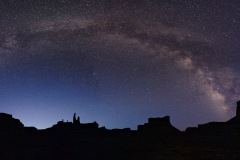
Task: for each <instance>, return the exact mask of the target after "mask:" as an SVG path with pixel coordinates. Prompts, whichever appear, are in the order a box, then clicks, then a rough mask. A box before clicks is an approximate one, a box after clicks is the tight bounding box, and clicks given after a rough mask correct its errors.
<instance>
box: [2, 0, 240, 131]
mask: <svg viewBox="0 0 240 160" xmlns="http://www.w3.org/2000/svg"><path fill="white" fill-rule="evenodd" d="M239 42H240V2H239V1H238V0H236V1H234V0H219V1H217V0H201V1H194V0H186V1H184V0H162V1H160V0H129V1H127V0H98V1H97V0H56V1H49V0H32V1H31V0H21V1H20V0H19V1H17V0H9V1H7V2H3V1H1V2H0V112H6V113H9V114H12V115H13V117H15V118H18V119H20V120H21V121H22V122H23V123H24V125H25V126H35V127H37V128H39V129H40V128H47V127H51V126H52V125H53V124H55V123H57V121H59V120H62V119H64V120H65V121H67V120H69V121H72V116H73V113H75V112H76V113H77V115H78V116H80V119H81V122H83V123H87V122H93V121H97V122H98V123H99V125H100V126H106V128H110V129H111V128H125V127H130V128H132V129H136V127H137V125H138V124H143V123H145V122H147V118H149V117H162V116H166V115H169V116H170V117H171V122H172V124H173V125H174V126H175V127H177V128H179V129H181V130H184V129H185V128H186V127H189V126H196V125H197V124H200V123H206V122H209V121H225V120H228V119H229V118H231V117H233V116H235V110H236V101H238V100H239V99H240V45H239Z"/></svg>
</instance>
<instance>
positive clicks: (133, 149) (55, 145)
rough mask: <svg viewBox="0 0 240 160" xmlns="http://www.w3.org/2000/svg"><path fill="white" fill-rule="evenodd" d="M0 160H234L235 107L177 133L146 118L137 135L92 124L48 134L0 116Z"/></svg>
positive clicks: (238, 121) (237, 142)
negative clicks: (221, 118)
mask: <svg viewBox="0 0 240 160" xmlns="http://www.w3.org/2000/svg"><path fill="white" fill-rule="evenodd" d="M0 142H1V145H0V159H4V160H5V159H6V160H7V159H8V160H9V159H24V160H28V159H29V160H30V159H31V160H33V159H36V160H40V159H42V160H48V159H58V160H59V159H60V160H61V159H62V160H63V159H76V160H77V159H79V160H80V159H86V160H91V159H104V160H105V159H113V160H116V159H138V160H139V159H147V160H151V159H154V160H155V159H156V160H157V159H168V160H169V159H184V160H185V159H238V158H239V155H240V101H239V102H237V111H236V116H235V117H234V118H232V119H230V120H228V121H226V122H209V123H207V124H200V125H198V127H189V128H187V129H186V130H185V131H180V130H178V129H177V128H175V127H174V126H172V125H171V123H170V117H169V116H165V117H163V118H149V119H148V122H147V123H145V124H143V125H139V126H138V128H137V130H131V129H130V128H124V129H111V130H110V129H106V128H105V127H101V128H100V127H99V125H98V123H97V122H93V123H85V124H83V123H81V121H80V117H76V113H74V115H73V120H72V122H68V121H67V122H64V121H63V120H62V121H59V122H57V124H55V125H53V126H52V127H50V128H47V129H43V130H38V129H36V128H35V127H25V126H24V125H23V124H22V123H21V122H20V120H18V119H15V118H13V117H12V115H10V114H6V113H0Z"/></svg>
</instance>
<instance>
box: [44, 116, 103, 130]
mask: <svg viewBox="0 0 240 160" xmlns="http://www.w3.org/2000/svg"><path fill="white" fill-rule="evenodd" d="M98 127H99V126H98V123H97V122H93V123H85V124H83V123H80V117H79V116H78V118H77V119H76V113H74V115H73V122H64V121H63V120H62V121H59V122H58V123H57V124H55V125H53V126H52V127H51V128H48V130H51V129H57V130H64V131H74V130H75V131H76V130H78V131H90V130H97V129H98Z"/></svg>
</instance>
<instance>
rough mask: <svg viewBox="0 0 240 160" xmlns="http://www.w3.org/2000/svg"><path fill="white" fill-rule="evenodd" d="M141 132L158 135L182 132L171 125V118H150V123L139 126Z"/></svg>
mask: <svg viewBox="0 0 240 160" xmlns="http://www.w3.org/2000/svg"><path fill="white" fill-rule="evenodd" d="M138 131H139V132H148V133H157V134H178V133H180V131H179V130H178V129H176V128H175V127H173V126H172V125H171V123H170V117H169V116H165V117H163V118H149V119H148V123H145V124H144V125H139V126H138Z"/></svg>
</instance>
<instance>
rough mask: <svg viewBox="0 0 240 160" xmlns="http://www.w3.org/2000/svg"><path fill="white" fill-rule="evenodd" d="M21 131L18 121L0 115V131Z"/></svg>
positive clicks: (20, 124)
mask: <svg viewBox="0 0 240 160" xmlns="http://www.w3.org/2000/svg"><path fill="white" fill-rule="evenodd" d="M22 129H23V124H22V123H21V122H20V120H18V119H15V118H13V117H12V115H10V114H6V113H0V131H1V132H3V131H19V130H22Z"/></svg>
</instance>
